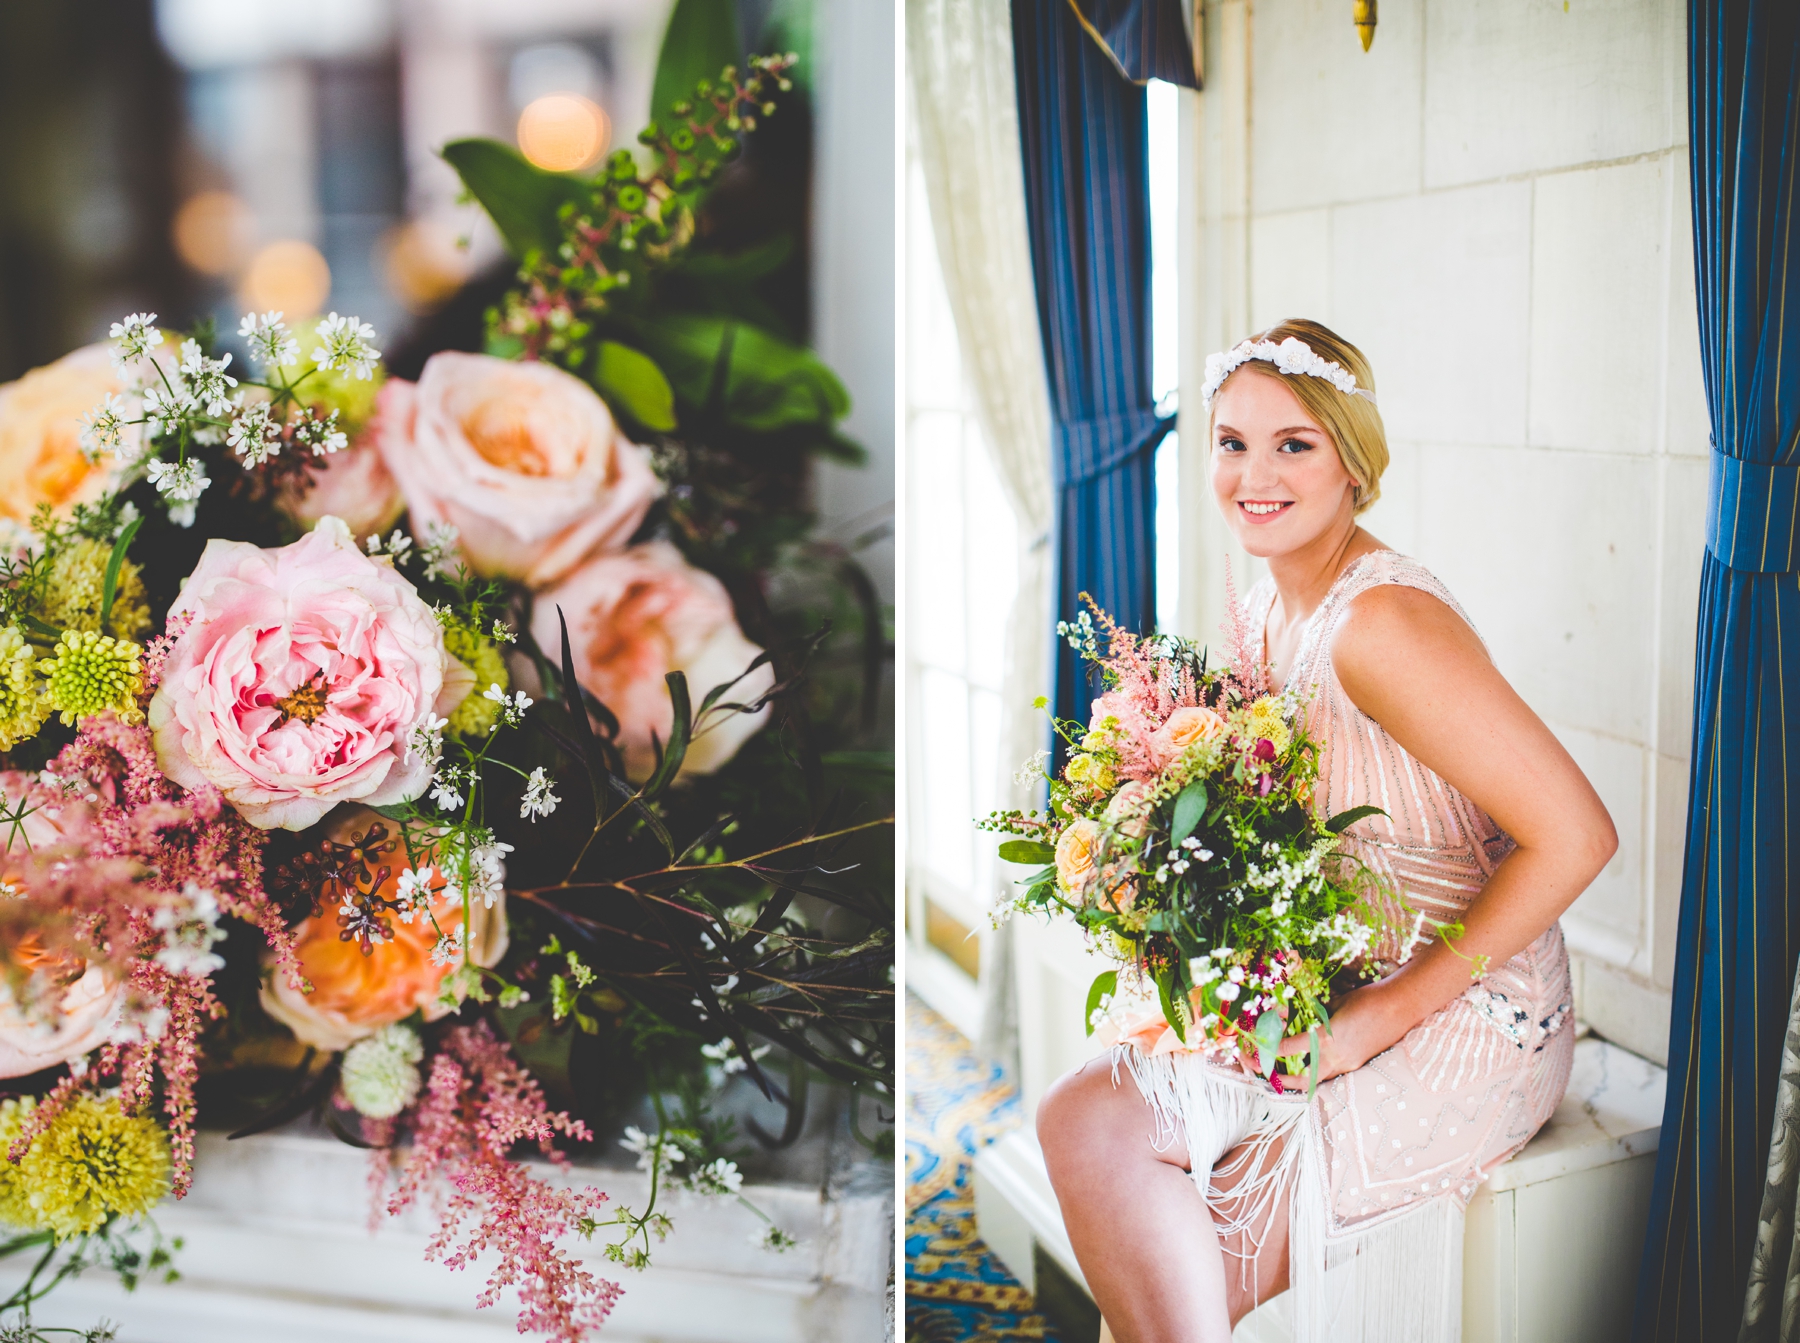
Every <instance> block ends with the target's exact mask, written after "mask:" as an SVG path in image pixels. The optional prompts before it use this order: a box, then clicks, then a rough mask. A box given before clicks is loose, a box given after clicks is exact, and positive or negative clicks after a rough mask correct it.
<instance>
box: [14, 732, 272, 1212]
mask: <svg viewBox="0 0 1800 1343" xmlns="http://www.w3.org/2000/svg"><path fill="white" fill-rule="evenodd" d="M43 777H44V780H45V781H44V782H38V783H34V784H32V785H31V786H30V788H29V789H28V790H27V795H26V796H25V798H24V799H22V802H21V805H30V806H32V807H34V808H36V809H41V810H42V811H43V812H44V813H45V815H46V816H47V817H49V818H51V819H52V821H53V824H54V827H55V831H56V834H57V839H56V842H55V843H45V844H40V845H38V846H37V847H35V848H33V849H30V850H28V851H26V852H23V853H21V852H17V851H14V852H12V853H10V854H9V860H10V861H11V862H13V863H14V864H15V865H16V878H17V880H18V882H19V883H20V884H21V885H22V886H23V888H24V891H25V893H26V895H27V896H28V898H27V899H24V900H8V901H0V950H3V949H4V948H5V947H7V946H17V945H20V943H21V939H22V938H23V937H24V936H26V935H29V936H30V937H31V938H32V939H33V944H34V946H35V947H36V948H37V949H38V954H39V955H40V956H50V957H57V958H61V962H59V963H67V964H70V965H74V964H77V963H85V964H86V965H88V966H98V967H99V968H100V969H101V970H102V971H104V972H105V973H106V974H107V975H108V976H109V977H110V978H111V979H112V980H113V981H114V982H115V983H122V984H123V985H124V988H125V993H124V1003H123V1007H122V1010H121V1012H120V1015H119V1018H118V1021H117V1025H116V1027H115V1029H114V1031H113V1035H112V1039H111V1041H110V1042H109V1043H107V1044H105V1045H103V1046H102V1047H101V1048H100V1049H99V1051H98V1052H97V1053H96V1054H95V1055H94V1057H93V1060H92V1066H91V1067H89V1068H88V1069H87V1070H86V1072H85V1075H84V1076H83V1077H82V1078H81V1079H80V1080H79V1081H77V1079H75V1078H74V1077H71V1078H70V1079H68V1082H67V1084H65V1085H59V1086H58V1087H57V1088H56V1089H55V1090H53V1091H52V1092H51V1094H50V1096H49V1097H47V1098H46V1101H47V1102H48V1103H47V1104H45V1105H40V1106H39V1107H38V1109H37V1111H36V1112H35V1115H34V1119H35V1121H36V1122H35V1123H34V1125H33V1126H32V1127H31V1128H28V1129H27V1130H26V1131H25V1132H23V1133H22V1134H21V1135H20V1137H19V1139H18V1140H17V1141H15V1142H14V1143H13V1144H11V1147H10V1148H9V1150H8V1152H7V1156H8V1158H9V1159H11V1160H14V1161H17V1160H20V1159H21V1158H22V1157H23V1156H24V1153H25V1150H27V1149H28V1148H29V1146H30V1143H31V1141H32V1140H33V1139H34V1138H35V1137H36V1135H37V1133H38V1132H40V1131H41V1130H42V1127H43V1125H44V1124H46V1123H48V1122H49V1120H50V1118H52V1117H53V1116H54V1115H55V1114H56V1112H57V1110H58V1109H59V1108H60V1107H61V1105H62V1104H64V1103H65V1102H66V1101H67V1100H68V1098H69V1096H70V1095H72V1094H74V1092H75V1091H77V1090H79V1089H81V1088H82V1087H84V1086H85V1087H91V1086H100V1085H111V1084H116V1085H117V1086H118V1087H119V1099H120V1103H121V1104H122V1105H123V1106H124V1107H125V1108H126V1110H127V1111H131V1112H136V1111H139V1110H141V1109H143V1108H145V1107H147V1106H149V1105H152V1104H154V1103H155V1102H156V1101H157V1098H158V1095H159V1094H160V1098H161V1109H162V1112H163V1114H164V1115H165V1117H166V1118H167V1121H168V1126H169V1132H170V1140H171V1148H172V1152H171V1154H172V1156H173V1158H174V1162H173V1165H174V1171H173V1178H172V1185H173V1191H174V1193H175V1195H176V1196H177V1197H180V1196H181V1195H182V1194H185V1193H186V1192H187V1190H188V1187H189V1185H190V1184H191V1183H192V1179H193V1156H194V1122H195V1098H194V1087H195V1083H196V1082H197V1080H198V1078H199V1072H200V1067H199V1038H200V1032H201V1031H202V1029H204V1027H205V1024H206V1023H207V1022H208V1021H210V1020H214V1019H216V1018H218V1017H220V1016H222V1015H224V1010H225V1009H224V1007H223V1005H222V1004H221V1003H220V1002H219V1001H218V999H217V998H216V997H215V996H214V995H213V991H212V985H211V981H210V979H209V978H208V969H207V967H206V965H205V964H201V965H198V966H193V965H189V966H185V967H184V966H183V965H182V963H181V961H180V960H179V959H178V958H177V959H175V960H170V959H168V956H167V953H168V950H169V942H168V937H169V935H170V932H169V924H168V921H167V919H166V917H164V916H166V914H167V913H168V912H169V911H171V910H174V911H177V912H176V919H177V920H178V921H179V920H181V919H184V918H186V917H187V916H186V915H185V914H183V913H181V912H179V911H183V910H191V909H192V907H193V902H194V900H195V899H196V898H198V897H197V895H196V894H195V893H196V892H206V893H209V894H210V896H211V898H212V900H213V901H214V902H216V905H217V908H218V909H219V910H221V911H223V912H224V913H227V914H232V915H235V916H237V917H238V918H241V919H243V920H245V921H246V922H249V923H252V924H254V925H256V926H257V927H258V928H260V929H261V930H262V932H263V935H264V936H265V937H266V938H267V939H268V942H269V944H270V945H271V946H272V947H273V948H274V949H275V953H276V955H277V957H278V958H279V959H280V962H281V964H282V966H283V967H284V969H285V972H286V973H288V974H289V975H290V976H291V977H292V978H294V979H295V980H296V981H298V980H299V978H300V966H299V960H298V958H297V956H296V955H295V950H294V939H293V935H292V934H291V933H289V932H288V930H287V928H286V926H285V924H284V923H283V921H282V918H281V915H280V911H279V909H278V908H277V907H276V905H275V904H274V902H273V901H271V900H270V899H269V897H268V895H267V893H266V892H265V891H264V890H263V886H262V870H263V859H262V854H263V846H264V843H265V842H266V841H265V836H264V835H263V833H262V832H261V831H260V830H257V829H256V828H255V827H253V826H251V825H250V824H249V823H248V822H247V821H245V820H244V819H243V818H242V817H241V816H239V815H238V814H237V813H236V812H235V811H233V810H232V809H231V808H229V807H228V806H226V805H225V803H224V801H223V799H222V798H221V797H220V796H219V794H218V793H217V792H215V791H213V790H211V789H199V790H191V791H190V790H188V789H185V788H182V787H180V786H179V785H177V784H175V783H173V782H171V781H170V780H169V779H168V778H167V777H166V776H165V775H164V774H163V772H162V769H161V767H160V766H159V765H158V763H157V759H156V749H155V746H154V744H153V742H152V740H151V736H150V730H149V729H148V728H147V727H144V726H142V725H137V726H132V725H127V724H124V723H121V722H119V721H118V720H117V719H116V718H114V717H113V716H112V715H110V714H107V715H101V716H97V717H93V718H88V719H86V720H84V721H83V722H82V724H81V727H80V729H79V730H78V732H77V734H76V738H75V740H74V741H73V742H71V743H70V744H69V745H68V746H66V747H64V748H63V750H62V751H61V752H60V753H59V754H58V755H57V757H56V758H55V760H53V761H52V762H51V769H50V771H49V772H47V773H46V774H45V775H44V776H43ZM209 917H210V916H209ZM159 919H161V920H162V922H161V923H160V924H159ZM6 960H7V958H6V957H5V956H4V955H0V963H4V962H5V961H6Z"/></svg>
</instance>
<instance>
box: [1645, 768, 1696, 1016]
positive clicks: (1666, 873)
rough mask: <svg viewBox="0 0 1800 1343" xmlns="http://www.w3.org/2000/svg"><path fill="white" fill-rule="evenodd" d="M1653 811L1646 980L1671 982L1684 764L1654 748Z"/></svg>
mask: <svg viewBox="0 0 1800 1343" xmlns="http://www.w3.org/2000/svg"><path fill="white" fill-rule="evenodd" d="M1651 769H1652V772H1653V774H1654V776H1655V777H1654V781H1653V783H1652V789H1653V793H1652V796H1653V797H1654V798H1655V802H1656V811H1655V814H1654V821H1653V833H1652V836H1651V840H1650V845H1649V863H1650V938H1649V942H1650V946H1651V949H1652V955H1651V958H1650V982H1651V983H1652V984H1654V985H1655V986H1656V987H1657V988H1659V989H1662V990H1664V991H1668V990H1670V989H1672V988H1673V987H1674V985H1675V944H1676V939H1677V936H1678V934H1679V931H1680V927H1681V874H1682V868H1683V866H1684V864H1685V862H1686V858H1687V814H1688V775H1689V768H1688V762H1687V761H1686V760H1683V759H1676V758H1675V757H1672V756H1668V755H1664V754H1662V753H1661V752H1658V753H1657V754H1655V755H1654V756H1652V757H1651Z"/></svg>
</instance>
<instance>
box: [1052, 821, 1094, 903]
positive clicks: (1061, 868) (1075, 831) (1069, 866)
mask: <svg viewBox="0 0 1800 1343" xmlns="http://www.w3.org/2000/svg"><path fill="white" fill-rule="evenodd" d="M1099 845H1100V826H1099V825H1098V823H1096V822H1094V821H1089V820H1080V821H1076V822H1075V823H1074V824H1073V825H1071V826H1070V827H1069V828H1068V829H1067V830H1064V831H1063V832H1062V836H1061V838H1059V839H1058V840H1057V841H1056V880H1057V883H1058V884H1059V885H1060V886H1061V887H1062V888H1063V889H1064V890H1065V891H1068V892H1069V893H1070V894H1071V895H1080V894H1081V893H1082V891H1084V890H1086V889H1087V887H1088V884H1089V883H1090V882H1092V881H1093V879H1094V875H1095V863H1096V862H1097V860H1098V857H1099V855H1098V852H1097V850H1098V848H1099Z"/></svg>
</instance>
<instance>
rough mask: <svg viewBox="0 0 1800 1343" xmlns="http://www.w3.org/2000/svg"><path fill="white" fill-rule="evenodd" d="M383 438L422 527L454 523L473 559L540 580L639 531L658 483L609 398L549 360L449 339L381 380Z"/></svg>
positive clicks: (478, 566) (488, 569)
mask: <svg viewBox="0 0 1800 1343" xmlns="http://www.w3.org/2000/svg"><path fill="white" fill-rule="evenodd" d="M376 429H377V432H376V435H375V437H376V442H377V443H378V444H379V445H380V448H381V455H382V457H383V459H384V460H385V461H386V462H387V466H388V470H389V471H391V472H393V475H394V479H395V480H396V481H398V482H399V484H400V492H401V493H402V494H403V495H404V496H405V497H406V506H407V508H408V509H409V510H410V511H411V513H412V530H413V534H414V535H415V536H417V537H418V538H419V539H420V540H421V541H424V540H426V539H427V538H428V533H429V531H430V528H431V526H432V524H434V523H437V524H448V525H450V526H453V527H455V528H456V530H457V533H458V535H459V537H460V538H461V541H462V550H463V554H464V556H466V557H467V559H468V562H469V565H470V567H471V568H473V569H474V570H475V571H476V572H477V573H479V574H482V575H485V576H491V577H505V578H518V579H522V580H524V581H525V582H526V583H527V584H529V585H530V586H532V587H543V586H544V585H545V584H548V583H553V582H555V581H556V580H557V579H559V578H561V577H562V576H563V575H564V574H566V573H568V572H569V570H571V569H573V568H574V567H575V566H576V565H577V564H579V563H581V561H582V560H583V559H585V558H586V557H587V556H588V555H590V554H592V553H593V552H594V551H596V550H601V549H609V548H613V549H616V548H617V547H619V546H622V545H624V544H625V542H626V541H628V540H630V539H631V534H632V533H633V532H634V531H636V530H637V527H638V524H639V523H640V522H642V521H643V520H644V513H645V511H646V510H647V509H648V508H649V507H650V501H651V500H652V499H654V498H655V497H656V495H657V492H658V489H659V488H660V487H659V485H658V483H657V480H656V476H655V475H654V474H653V473H652V472H651V470H650V454H649V453H647V452H646V451H645V450H644V449H643V448H641V447H639V446H638V445H637V444H635V443H632V442H630V441H629V440H627V439H626V438H625V437H624V436H623V435H621V434H620V433H619V430H618V426H617V425H615V424H614V423H613V418H612V414H611V412H609V411H608V410H607V409H606V403H605V402H604V401H602V400H601V399H600V398H599V397H598V396H596V395H595V394H594V391H593V389H592V388H590V387H589V386H588V385H587V384H586V383H584V382H582V381H581V380H580V379H579V378H576V377H573V376H571V375H570V374H568V373H565V372H563V371H562V370H561V369H559V368H553V367H551V366H550V365H549V364H538V363H514V362H512V361H511V360H506V359H494V358H491V357H489V356H487V355H480V354H458V353H456V352H454V351H446V352H444V353H442V354H435V355H433V356H432V357H431V358H430V359H429V360H428V361H426V364H425V371H424V373H423V374H421V375H420V377H419V381H418V384H417V385H416V386H415V385H413V384H411V383H407V382H402V381H400V380H398V379H392V380H390V381H389V382H388V384H387V385H386V386H385V387H383V388H382V391H381V402H380V413H379V418H378V421H377V425H376Z"/></svg>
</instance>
